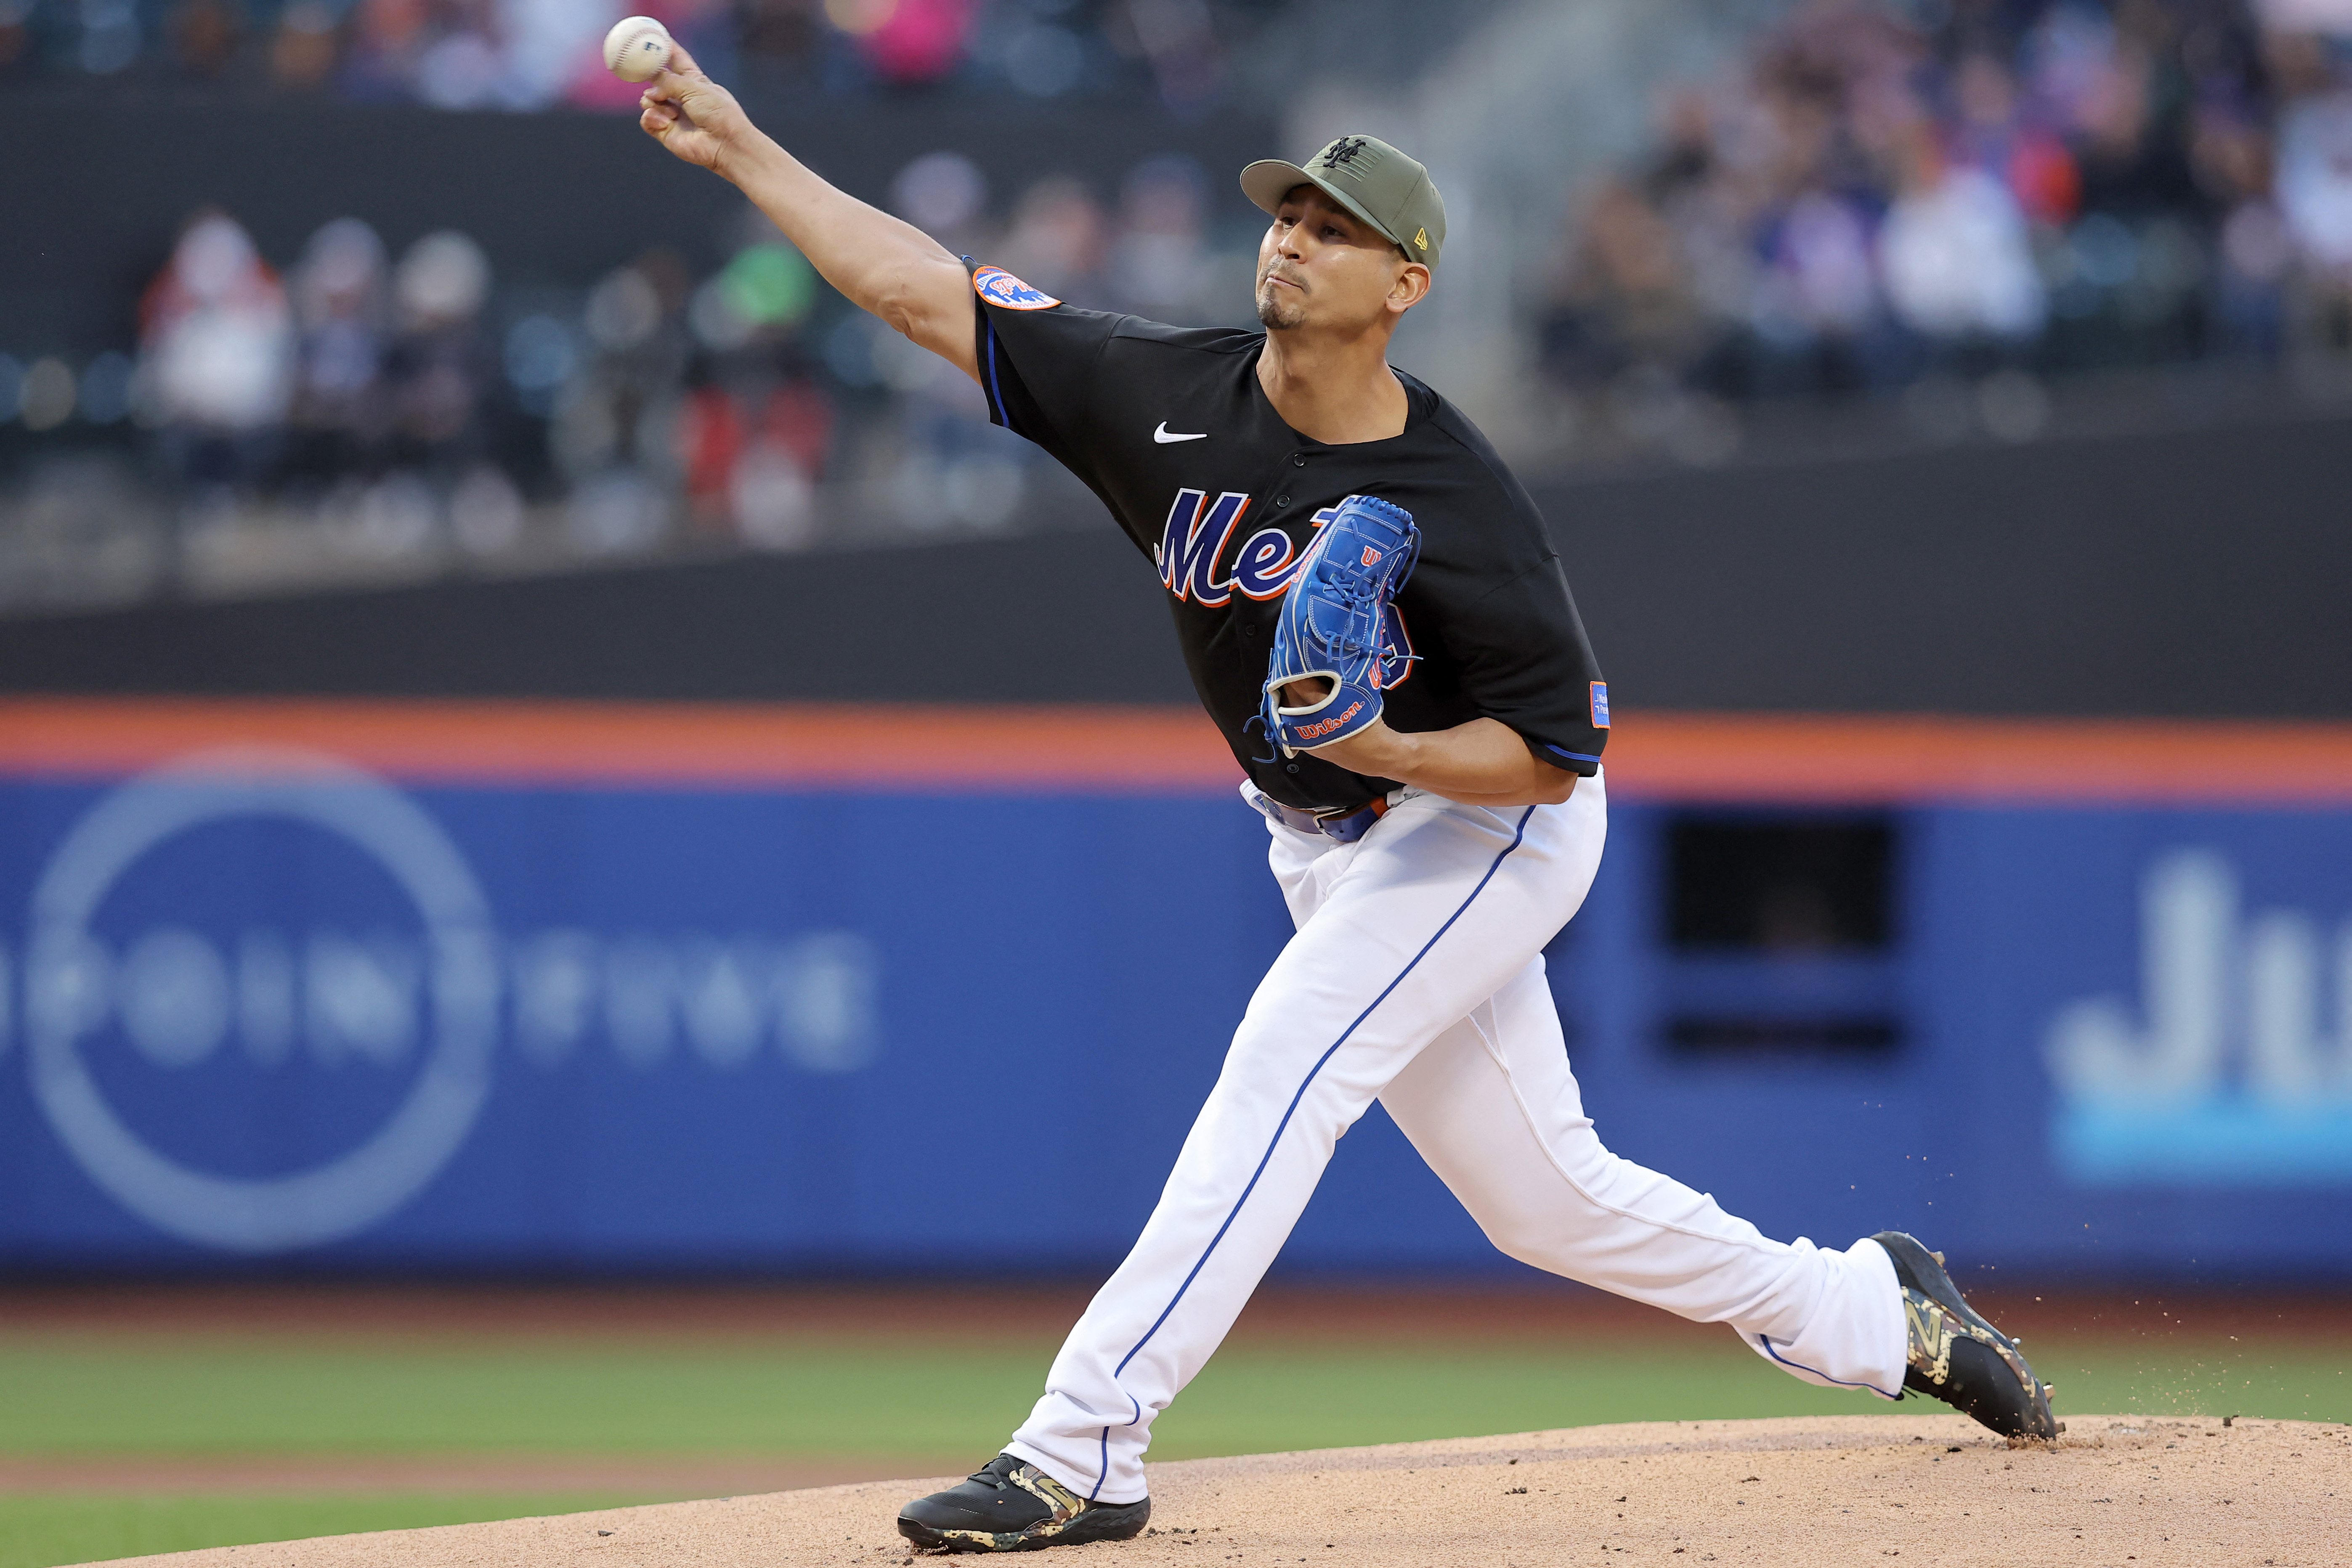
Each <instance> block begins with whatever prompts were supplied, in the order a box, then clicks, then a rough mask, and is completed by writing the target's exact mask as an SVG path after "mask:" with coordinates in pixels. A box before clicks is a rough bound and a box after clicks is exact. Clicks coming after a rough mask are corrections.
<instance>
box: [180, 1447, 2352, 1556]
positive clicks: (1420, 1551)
mask: <svg viewBox="0 0 2352 1568" xmlns="http://www.w3.org/2000/svg"><path fill="white" fill-rule="evenodd" d="M2068 1427H2069V1430H2068V1432H2067V1434H2066V1436H2063V1437H2062V1438H2060V1439H2059V1442H2058V1446H2057V1447H2055V1448H2040V1447H2036V1448H2018V1449H2012V1448H2010V1447H2007V1446H2006V1445H2005V1444H2003V1443H2002V1442H2000V1440H1999V1439H1998V1438H1995V1437H1993V1436H1990V1434H1988V1433H1987V1432H1986V1431H1985V1430H1984V1428H1983V1427H1981V1426H1977V1425H1975V1424H1974V1423H1973V1422H1970V1421H1969V1420H1968V1419H1966V1418H1965V1417H1962V1416H1958V1415H1858V1416H1854V1417H1853V1418H1850V1419H1845V1418H1837V1419H1832V1418H1827V1417H1806V1418H1803V1419H1798V1420H1783V1421H1701V1422H1649V1423H1643V1424H1641V1425H1636V1426H1586V1427H1579V1428H1574V1429H1570V1430H1567V1431H1559V1432H1531V1433H1528V1434H1525V1435H1522V1436H1513V1437H1465V1438H1456V1439H1453V1440H1450V1441H1445V1442H1437V1443H1400V1444H1394V1445H1391V1446H1389V1447H1378V1448H1327V1449H1323V1450H1319V1451H1318V1452H1313V1453H1305V1454H1265V1455H1257V1456H1254V1457H1251V1458H1239V1459H1195V1460H1190V1461H1186V1462H1182V1463H1175V1464H1165V1465H1154V1466H1152V1467H1151V1472H1150V1474H1151V1487H1152V1521H1151V1529H1150V1533H1148V1534H1146V1535H1144V1536H1143V1537H1141V1538H1140V1539H1138V1540H1135V1541H1130V1542H1119V1543H1117V1544H1111V1543H1098V1544H1096V1545H1092V1546H1064V1547H1055V1548H1052V1549H1051V1552H1052V1554H1051V1555H1050V1556H1048V1557H1046V1558H1045V1559H1043V1562H1044V1563H1047V1564H1053V1563H1065V1562H1067V1563H1074V1564H1075V1563H1094V1564H1096V1565H1097V1568H1108V1565H1109V1564H1112V1563H1117V1564H1118V1568H1154V1565H1158V1564H1163V1563H1164V1564H1177V1565H1181V1568H1211V1565H1212V1564H1213V1565H1215V1568H1225V1564H1227V1563H1231V1564H1233V1565H1234V1568H1274V1565H1275V1564H1277V1563H1281V1564H1297V1563H1307V1564H1310V1565H1317V1568H1324V1565H1328V1568H1453V1565H1454V1564H1463V1565H1471V1564H1475V1565H1476V1568H1552V1565H1554V1564H1558V1563H1578V1562H1583V1563H1602V1564H1605V1563H1614V1562H1619V1561H1622V1560H1624V1559H1626V1558H1638V1559H1640V1560H1642V1561H1643V1562H1649V1563H1659V1564H1662V1565H1668V1568H1685V1565H1688V1564H1696V1563H1742V1564H1752V1565H1758V1568H1833V1565H1835V1568H1843V1565H1845V1564H1853V1563H1881V1562H1883V1563H1887V1564H1888V1565H1889V1568H1920V1565H1922V1564H1929V1563H1950V1564H1954V1565H1955V1568H1961V1565H1965V1568H1984V1565H1986V1564H1991V1563H2000V1564H2016V1563H2064V1564H2067V1565H2068V1568H2084V1565H2087V1564H2116V1565H2118V1568H2120V1565H2121V1564H2125V1563H2136V1564H2137V1565H2139V1568H2166V1565H2168V1564H2176V1563H2177V1564H2197V1565H2199V1568H2211V1565H2217V1564H2274V1565H2275V1568H2289V1565H2290V1564H2294V1565H2296V1568H2306V1565H2307V1568H2319V1565H2321V1564H2340V1563H2343V1562H2345V1561H2346V1556H2347V1542H2352V1427H2346V1426H2326V1425H2320V1424H2315V1423H2312V1422H2306V1421H2238V1422H2236V1423H2234V1424H2233V1425H2231V1426H2223V1425H2222V1424H2221V1421H2220V1420H2218V1419H2210V1418H2209V1419H2189V1420H2168V1419H2157V1418H2147V1417H2137V1416H2103V1415H2074V1416H2070V1417H2068ZM973 1458H974V1463H978V1462H979V1461H980V1460H981V1459H982V1458H986V1456H984V1455H975V1456H974V1457H973ZM942 1484H945V1483H944V1482H943V1481H940V1480H937V1479H934V1480H909V1481H895V1482H872V1483H866V1484H863V1485H857V1486H845V1487H827V1488H824V1489H817V1490H813V1491H797V1492H774V1493H771V1494H769V1495H768V1496H766V1497H739V1498H730V1499H724V1500H714V1501H709V1502H681V1503H666V1504H661V1505H658V1506H656V1507H651V1508H632V1509H615V1510H611V1511H610V1512H605V1513H579V1514H568V1515H564V1516H562V1517H561V1518H553V1519H518V1520H508V1521H503V1522H501V1523H497V1524H457V1525H446V1526H443V1527H441V1528H439V1529H436V1530H409V1531H387V1532H385V1533H383V1534H380V1535H344V1536H335V1537H331V1538H329V1539H326V1540H320V1541H292V1542H282V1543H279V1544H277V1545H269V1546H242V1547H236V1548H226V1547H224V1548H216V1549H215V1550H212V1551H208V1552H184V1553H180V1554H178V1555H175V1556H173V1557H168V1558H163V1557H155V1558H145V1559H141V1560H140V1561H142V1562H144V1563H150V1564H159V1563H186V1564H189V1565H191V1568H193V1565H194V1564H198V1563H202V1564H204V1565H205V1568H362V1565H366V1568H374V1565H377V1564H383V1565H385V1568H392V1565H394V1564H397V1565H400V1568H461V1565H463V1568H487V1565H490V1564H516V1565H523V1564H530V1565H534V1568H535V1565H539V1564H550V1565H559V1564H560V1565H562V1568H572V1565H575V1564H577V1565H582V1568H688V1565H692V1564H712V1565H714V1568H715V1565H719V1564H728V1565H733V1564H745V1565H753V1564H756V1565H759V1568H770V1565H776V1568H783V1565H792V1568H800V1565H803V1564H805V1565H807V1568H816V1565H818V1564H851V1563H865V1564H874V1565H879V1564H882V1563H898V1562H900V1561H901V1560H903V1559H907V1558H909V1557H910V1556H912V1555H914V1553H912V1552H910V1551H909V1549H908V1546H907V1544H906V1542H903V1541H901V1540H900V1539H899V1538H898V1533H897V1531H896V1530H895V1528H894V1526H893V1522H892V1521H893V1520H894V1519H895V1518H896V1516H897V1513H898V1504H899V1503H900V1502H901V1501H903V1500H905V1499H907V1498H908V1497H912V1496H915V1495H916V1494H918V1493H920V1492H925V1491H929V1490H933V1489H936V1488H937V1487H938V1486H940V1485H942ZM1677 1556H1679V1557H1681V1558H1682V1560H1683V1561H1682V1563H1675V1562H1674V1559H1675V1557H1677ZM1898 1558H1899V1559H1900V1562H1899V1563H1897V1562H1896V1561H1895V1560H1896V1559H1898ZM1025 1561H1038V1560H1036V1559H1027V1560H1025Z"/></svg>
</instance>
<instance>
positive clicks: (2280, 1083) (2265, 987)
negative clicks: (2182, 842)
mask: <svg viewBox="0 0 2352 1568" xmlns="http://www.w3.org/2000/svg"><path fill="white" fill-rule="evenodd" d="M2240 906H2241V900H2240V893H2239V881H2238V876H2237V873H2236V870H2235V869H2234V868H2232V867H2231V864H2230V862H2229V861H2228V860H2227V859H2226V858H2223V857H2222V856H2221V855H2220V854H2218V853H2216V852H2214V851H2212V850H2210V849H2188V850H2180V851H2177V852H2175V853H2172V854H2169V855H2167V856H2165V857H2164V858H2161V859H2159V860H2158V861H2157V862H2155V863H2154V864H2153V865H2151V866H2150V867H2149V868H2148V869H2147V872H2146V874H2145V875H2144V877H2143V878H2142V879H2141V885H2140V1000H2139V1007H2138V1017H2137V1020H2136V1019H2135V1017H2134V1016H2133V1011H2132V1009H2131V1008H2130V1007H2129V1006H2127V1005H2126V1003H2125V1002H2124V1001H2123V1000H2122V999H2121V998H2118V997H2114V996H2097V997H2089V998H2084V999H2083V1000H2080V1001H2076V1002H2073V1003H2069V1004H2068V1005H2065V1006H2064V1007H2063V1008H2061V1009H2060V1010H2059V1012H2058V1013H2057V1014H2056V1015H2055V1016H2053V1018H2052V1020H2051V1023H2050V1026H2049V1030H2048V1033H2047V1035H2046V1037H2045V1041H2044V1045H2045V1056H2046V1058H2047V1060H2048V1062H2049V1066H2050V1070H2051V1075H2052V1077H2053V1079H2055V1080H2056V1083H2057V1086H2058V1089H2059V1090H2060V1097H2061V1106H2060V1110H2059V1119H2058V1121H2057V1124H2056V1126H2055V1128H2054V1130H2053V1146H2054V1149H2055V1152H2056V1153H2057V1155H2058V1158H2059V1160H2060V1163H2062V1165H2064V1166H2066V1167H2067V1168H2069V1169H2071V1170H2072V1171H2073V1172H2074V1173H2075V1174H2076V1175H2077V1176H2079V1177H2081V1178H2082V1179H2084V1180H2086V1181H2092V1182H2098V1183H2106V1184H2115V1183H2122V1182H2140V1183H2158V1184H2174V1185H2180V1184H2186V1185H2206V1184H2215V1183H2220V1182H2236V1183H2246V1182H2252V1183H2265V1184H2281V1183H2324V1184H2336V1183H2341V1182H2345V1181H2347V1180H2352V921H2347V922H2344V923H2342V924H2339V925H2338V926H2337V927H2336V931H2334V933H2333V936H2332V940H2331V939H2330V937H2329V936H2328V934H2327V933H2326V932H2325V931H2323V929H2322V926H2321V923H2320V921H2318V920H2317V919H2316V918H2315V917H2314V916H2312V915H2310V914H2308V913H2305V912H2304V911H2302V910H2265V911H2263V912H2262V913H2261V914H2259V915H2257V916H2255V917H2253V918H2252V919H2251V920H2248V919H2247V918H2245V916H2244V914H2243V911H2242V909H2241V907H2240ZM2330 992H2332V993H2333V994H2334V997H2333V999H2334V1004H2335V1005H2334V1006H2333V1008H2332V1009H2331V1008H2329V1007H2328V1006H2327V1005H2326V1003H2327V1000H2328V993H2330Z"/></svg>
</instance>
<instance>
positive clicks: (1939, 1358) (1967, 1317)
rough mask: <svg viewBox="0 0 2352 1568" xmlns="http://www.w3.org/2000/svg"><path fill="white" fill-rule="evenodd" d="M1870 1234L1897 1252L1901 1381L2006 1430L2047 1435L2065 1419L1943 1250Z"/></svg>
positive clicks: (1895, 1233) (1896, 1234)
mask: <svg viewBox="0 0 2352 1568" xmlns="http://www.w3.org/2000/svg"><path fill="white" fill-rule="evenodd" d="M1871 1239H1872V1240H1873V1241H1874V1242H1876V1243H1878V1245H1879V1246H1881V1247H1885V1249H1886V1255H1887V1256H1888V1257H1889V1258H1893V1259H1894V1260H1895V1279H1896V1280H1897V1281H1899V1282H1900V1283H1901V1285H1902V1288H1903V1327H1904V1332H1905V1335H1906V1338H1907V1339H1908V1341H1909V1343H1908V1346H1907V1358H1908V1361H1909V1363H1910V1364H1909V1366H1908V1367H1907V1368H1906V1371H1905V1372H1904V1374H1903V1386H1904V1387H1905V1388H1906V1389H1909V1390H1911V1391H1912V1392H1913V1393H1915V1394H1926V1395H1927V1397H1928V1398H1930V1399H1940V1400H1942V1401H1943V1402H1944V1403H1945V1404H1947V1405H1950V1406H1952V1408H1954V1409H1955V1410H1958V1411H1959V1412H1961V1413H1962V1414H1963V1415H1973V1416H1975V1417H1976V1418H1977V1419H1978V1420H1979V1421H1981V1422H1983V1423H1984V1424H1985V1425H1986V1426H1990V1427H1991V1428H1992V1429H1993V1430H1994V1431H1996V1432H1998V1433H2000V1435H2001V1436H2004V1437H2023V1438H2033V1439H2038V1440H2040V1441H2042V1442H2045V1443H2046V1442H2049V1441H2051V1440H2053V1439H2054V1438H2055V1437H2056V1436H2058V1434H2059V1433H2061V1432H2063V1431H2064V1430H2065V1429H2066V1428H2065V1426H2063V1424H2062V1423H2060V1422H2059V1421H2058V1420H2057V1419H2056V1418H2055V1417H2053V1415H2051V1414H2050V1390H2051V1386H2052V1385H2050V1384H2045V1383H2043V1382H2042V1381H2041V1380H2040V1379H2039V1378H2037V1377H2035V1376H2034V1375H2033V1369H2032V1367H2030V1366H2028V1365H2026V1363H2025V1357H2024V1356H2023V1355H2022V1354H2021V1353H2020V1352H2019V1351H2018V1348H2017V1342H2016V1341H2014V1340H2012V1339H2011V1338H2010V1337H2009V1336H2008V1335H2006V1334H2004V1333H2002V1332H2001V1331H2000V1330H1999V1329H1996V1328H1994V1327H1993V1326H1992V1325H1991V1324H1990V1323H1989V1322H1987V1321H1985V1320H1984V1318H1983V1317H1982V1316H1980V1315H1979V1313H1978V1312H1977V1311H1976V1310H1975V1309H1974V1308H1972V1307H1970V1306H1969V1304H1968V1301H1967V1300H1966V1299H1965V1298H1963V1297H1962V1296H1961V1295H1960V1290H1959V1287H1958V1286H1957V1285H1955V1284H1953V1283H1952V1277H1951V1276H1950V1275H1949V1274H1948V1273H1946V1272H1945V1271H1944V1260H1943V1258H1942V1257H1941V1255H1939V1254H1937V1253H1933V1252H1930V1251H1928V1250H1927V1248H1926V1247H1922V1246H1920V1245H1919V1243H1918V1241H1917V1240H1916V1239H1915V1238H1914V1237H1908V1236H1906V1235H1905V1234H1903V1232H1901V1231H1899V1230H1883V1231H1880V1232H1879V1233H1878V1234H1877V1235H1876V1236H1874V1237H1871Z"/></svg>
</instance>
